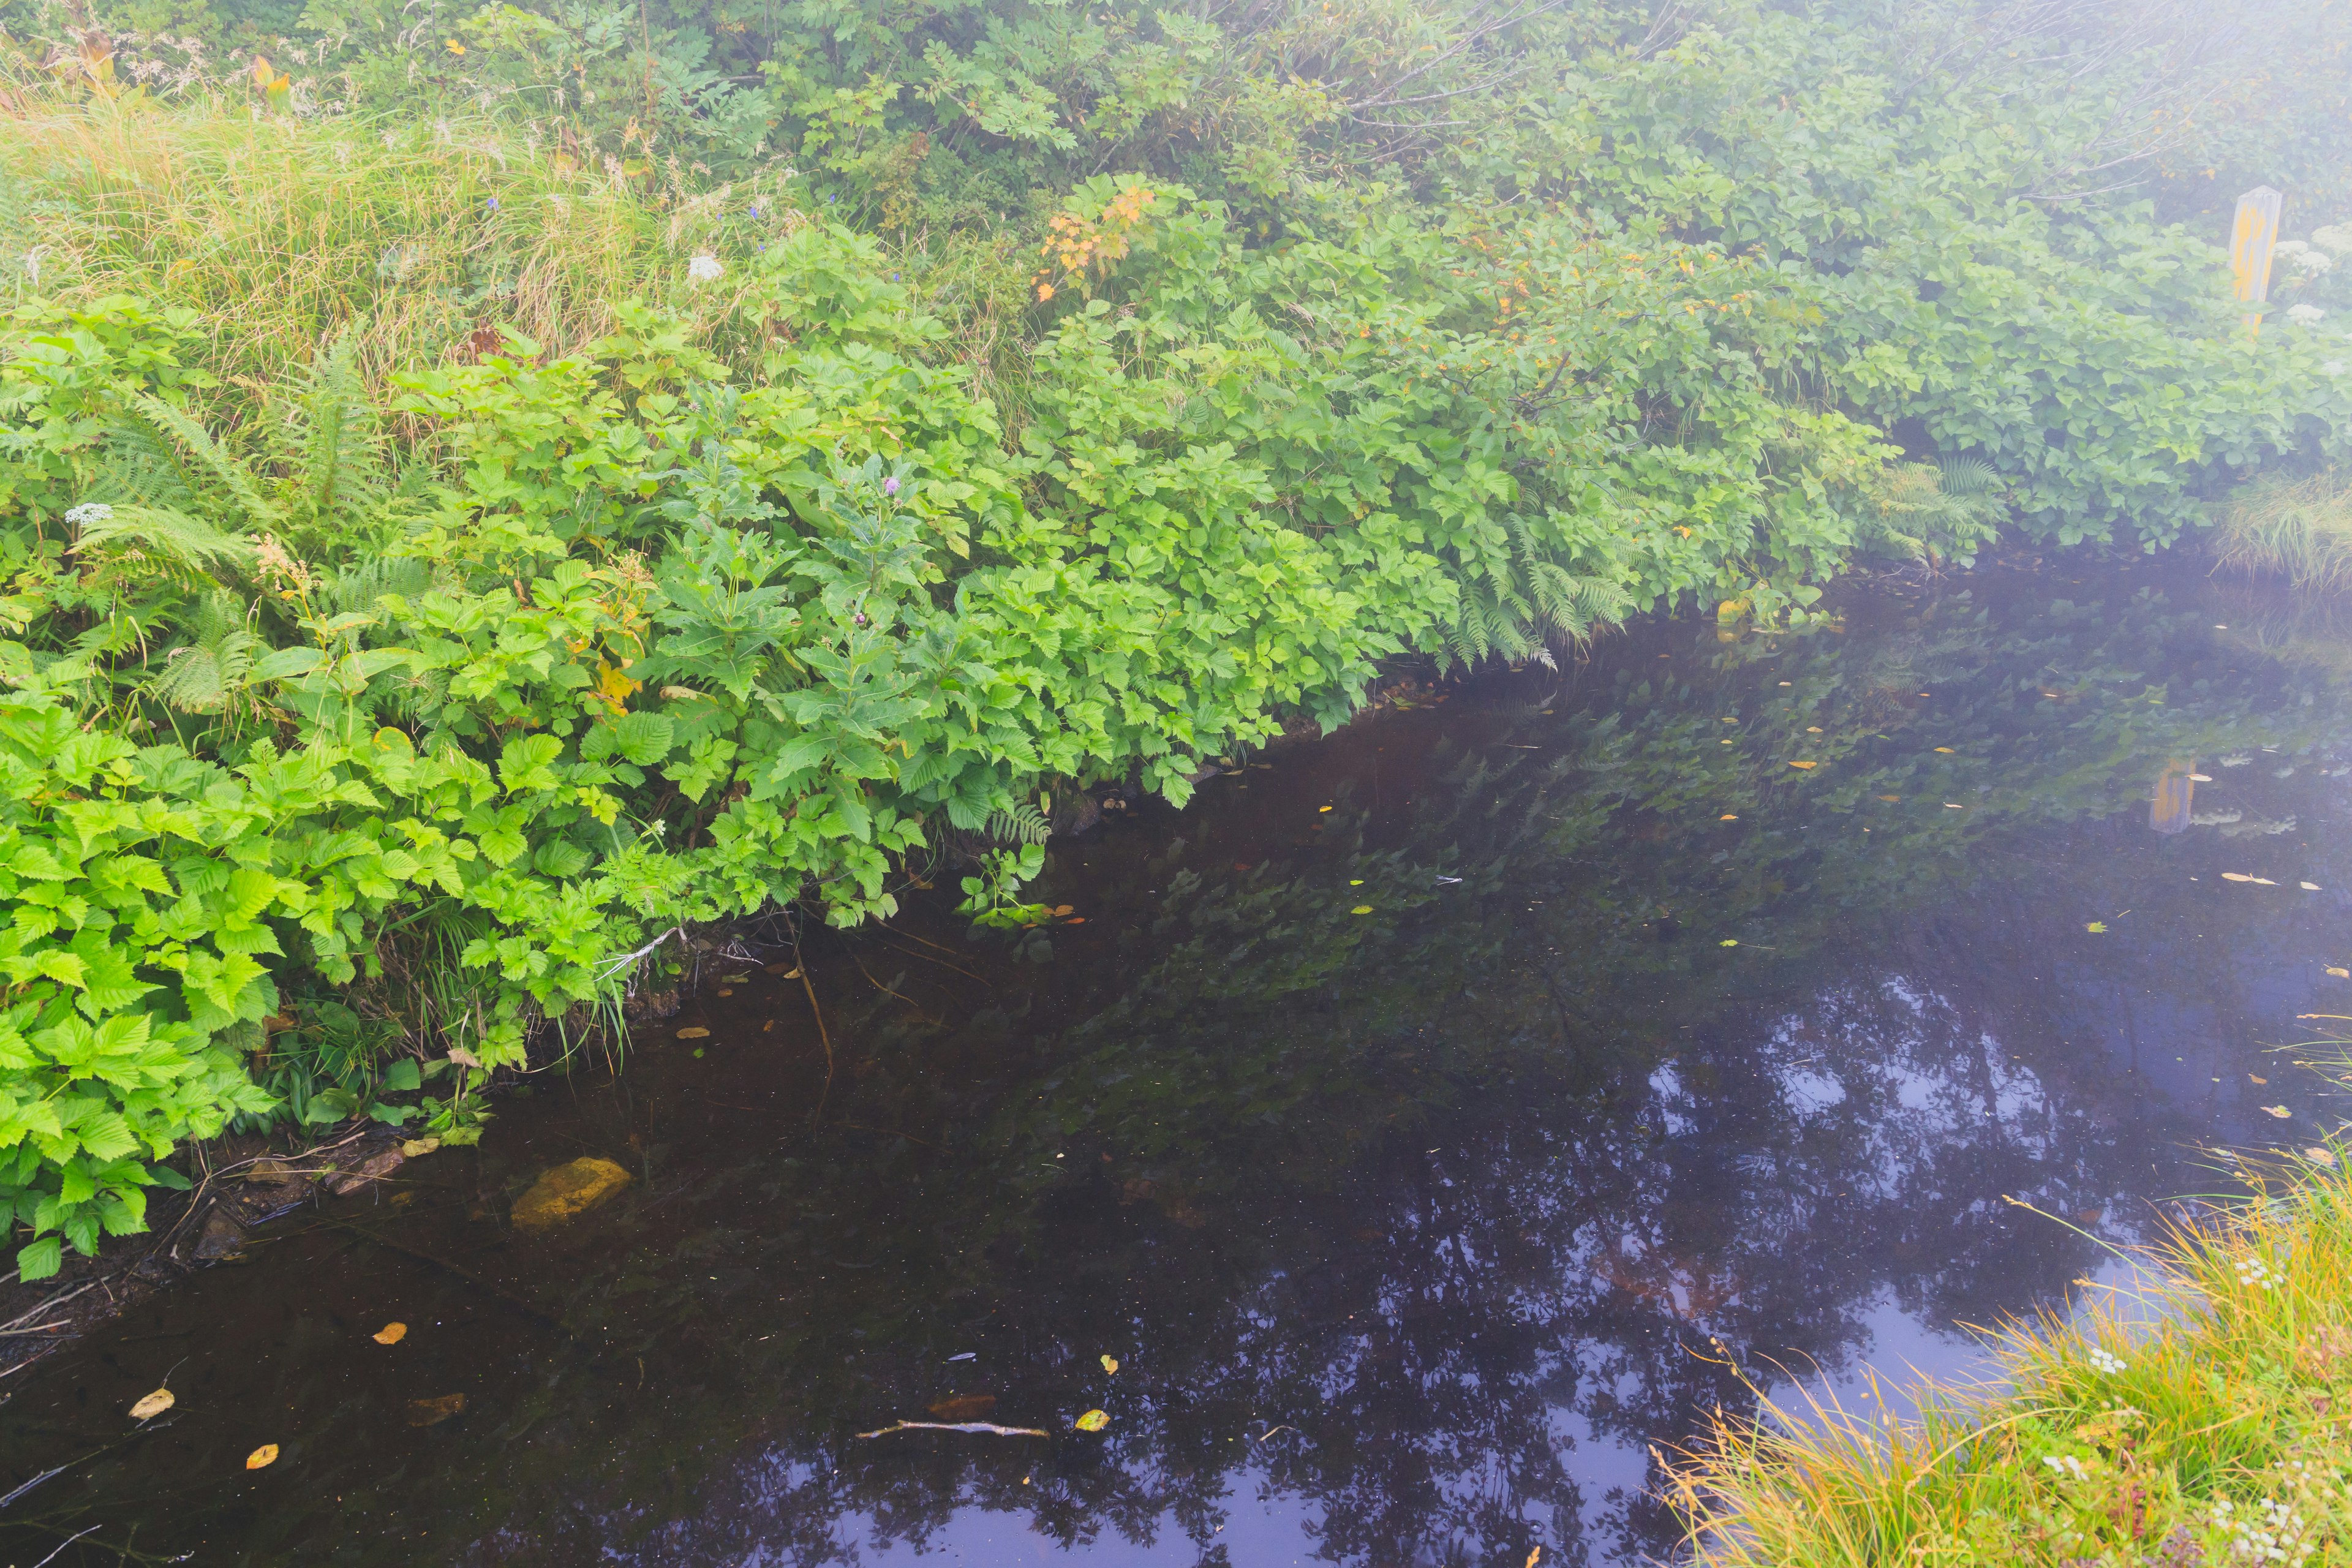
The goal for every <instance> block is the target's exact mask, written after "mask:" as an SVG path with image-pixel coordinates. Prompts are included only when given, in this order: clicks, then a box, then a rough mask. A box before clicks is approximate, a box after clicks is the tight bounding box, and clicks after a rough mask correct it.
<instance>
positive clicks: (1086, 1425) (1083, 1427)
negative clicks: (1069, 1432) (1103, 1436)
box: [1077, 1410, 1110, 1432]
mask: <svg viewBox="0 0 2352 1568" xmlns="http://www.w3.org/2000/svg"><path fill="white" fill-rule="evenodd" d="M1077 1425H1078V1430H1079V1431H1081V1432H1099V1431H1101V1430H1102V1429H1103V1428H1104V1427H1106V1426H1109V1425H1110V1412H1108V1411H1107V1410H1089V1411H1087V1413H1086V1414H1085V1415H1081V1416H1079V1417H1078V1423H1077Z"/></svg>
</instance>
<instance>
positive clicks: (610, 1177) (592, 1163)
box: [514, 1155, 629, 1230]
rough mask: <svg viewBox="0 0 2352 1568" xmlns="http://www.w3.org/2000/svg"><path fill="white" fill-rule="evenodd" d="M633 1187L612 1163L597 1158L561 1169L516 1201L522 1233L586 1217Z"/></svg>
mask: <svg viewBox="0 0 2352 1568" xmlns="http://www.w3.org/2000/svg"><path fill="white" fill-rule="evenodd" d="M628 1184H629V1173H628V1172H626V1171H625V1170H623V1169H622V1168H621V1167H620V1166H618V1165H616V1164H614V1163H613V1162H612V1161H610V1160H599V1159H597V1158H595V1157H594V1156H593V1155H592V1156H589V1157H587V1158H585V1159H579V1160H574V1161H572V1163H570V1164H568V1165H558V1166H556V1167H555V1169H553V1170H551V1171H549V1172H547V1173H544V1174H543V1175H541V1177H540V1178H539V1180H537V1181H535V1182H533V1183H532V1184H530V1191H529V1192H527V1193H525V1194H523V1195H522V1196H521V1197H520V1198H517V1199H516V1200H515V1206H514V1222H515V1225H516V1226H517V1227H518V1228H519V1229H522V1230H544V1229H546V1228H547V1227H548V1226H555V1225H561V1224H562V1223H563V1222H564V1221H565V1220H568V1219H571V1218H572V1217H573V1216H574V1215H582V1214H585V1213H586V1212H587V1211H588V1210H590V1209H593V1208H594V1207H595V1206H596V1205H598V1204H601V1203H603V1202H604V1200H605V1199H606V1198H609V1197H611V1196H612V1195H613V1194H614V1193H617V1192H619V1191H620V1190H621V1189H622V1188H623V1187H625V1186H627V1185H628Z"/></svg>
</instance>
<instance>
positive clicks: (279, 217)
mask: <svg viewBox="0 0 2352 1568" xmlns="http://www.w3.org/2000/svg"><path fill="white" fill-rule="evenodd" d="M656 174H658V171H656ZM649 177H652V176H639V177H631V176H628V175H625V174H623V173H622V172H621V170H620V168H619V166H618V165H604V164H597V163H582V162H580V161H578V160H575V159H572V158H569V157H565V156H563V155H562V154H561V153H558V152H557V151H556V150H554V149H553V148H551V147H549V146H546V145H534V144H532V142H530V140H529V139H528V138H527V137H524V136H520V135H518V134H517V133H516V132H514V131H512V130H511V129H510V128H499V127H494V126H491V125H489V124H488V123H477V124H453V123H451V122H447V121H442V122H436V123H432V124H418V123H415V122H414V121H406V122H394V121H369V120H363V119H330V120H297V119H292V118H289V117H286V116H282V115H263V116H255V115H253V114H251V113H249V112H245V111H242V110H239V109H238V108H237V107H236V106H233V105H226V104H221V103H213V102H197V103H192V104H186V105H180V106H167V105H163V104H159V103H156V102H153V101H137V100H126V101H122V102H108V101H105V100H74V99H68V98H66V97H63V96H61V95H57V94H52V93H45V92H40V91H37V90H32V91H26V90H17V91H9V92H6V93H5V94H0V287H9V286H13V292H14V294H15V297H16V300H18V301H23V300H28V299H32V298H37V297H45V296H51V295H55V294H57V293H58V292H59V291H61V290H62V291H65V292H67V293H68V294H72V295H79V296H82V297H96V296H100V295H104V294H109V293H117V292H120V293H131V294H136V295H139V296H142V297H143V298H145V299H147V300H152V301H154V302H156V303H159V304H163V305H175V306H184V307H187V308H189V309H192V310H194V311H196V312H197V314H198V317H199V319H200V321H201V322H202V324H203V327H204V329H205V331H206V334H207V335H208V337H209V338H210V341H211V342H212V344H213V351H214V353H213V358H214V363H213V366H212V368H214V369H215V371H217V372H219V373H221V374H226V375H236V376H269V375H274V374H278V372H279V371H281V370H282V369H283V368H285V367H286V366H288V365H289V364H299V363H306V362H308V361H309V360H310V358H311V357H312V355H313V354H314V353H317V351H318V350H319V349H320V347H321V346H322V345H323V344H325V343H328V342H332V341H334V340H335V339H337V338H338V337H340V336H342V335H344V334H346V333H348V334H349V336H350V337H351V339H352V342H353V345H354V347H355V349H356V351H357V355H358V360H359V363H360V365H361V368H362V371H363V373H364V374H366V375H367V376H368V378H369V379H370V380H371V381H372V382H373V381H378V380H380V379H381V377H382V376H383V374H385V373H386V372H387V371H389V370H391V369H393V368H394V367H398V366H414V365H418V364H429V363H434V362H436V361H437V360H439V359H441V358H443V357H445V356H446V355H449V354H452V353H464V352H466V351H467V346H468V345H469V344H471V343H475V342H484V341H488V340H477V339H476V338H475V334H476V333H477V332H478V331H482V330H484V329H494V328H498V327H508V328H511V329H513V330H515V331H520V332H522V333H524V334H525V335H526V336H529V337H530V338H532V339H534V340H536V341H537V342H540V343H541V344H542V345H543V346H545V347H546V348H548V349H550V350H551V351H555V352H562V351H565V350H569V349H572V348H576V347H578V346H579V345H581V344H582V343H583V342H586V341H588V340H589V339H591V338H593V337H595V336H596V335H597V334H599V333H600V332H602V331H605V330H607V329H608V328H609V327H610V325H611V323H612V319H613V316H612V308H613V304H614V301H616V300H625V299H632V298H635V299H645V300H649V301H650V302H660V303H665V304H669V305H673V306H675V307H677V308H679V309H681V310H684V311H685V312H686V313H688V314H689V315H697V316H710V315H715V314H719V313H723V311H724V309H725V299H724V296H723V291H717V290H694V289H690V288H688V286H687V284H686V282H685V279H684V268H685V263H686V261H687V259H688V257H690V256H692V255H693V254H695V253H697V252H698V251H712V252H722V253H723V252H728V251H731V250H736V249H740V250H743V251H748V250H749V249H750V248H751V244H753V243H756V242H757V240H756V237H755V236H754V235H752V234H751V228H752V227H753V226H756V225H757V222H758V220H756V219H753V218H751V216H749V215H750V213H751V209H752V208H753V206H754V205H756V204H757V202H758V193H757V192H756V190H754V191H751V192H748V193H747V192H746V191H745V190H744V189H743V188H742V187H740V186H738V187H737V188H735V189H733V190H729V189H726V188H723V187H722V188H719V189H714V190H710V191H706V192H700V193H693V192H688V191H687V190H685V189H684V188H683V187H681V186H678V185H677V184H672V185H671V186H669V187H668V188H667V189H660V190H656V191H650V192H649V191H647V190H646V189H643V188H642V185H643V184H644V180H645V179H646V178H649ZM770 205H771V206H772V205H773V203H772V202H771V204H770Z"/></svg>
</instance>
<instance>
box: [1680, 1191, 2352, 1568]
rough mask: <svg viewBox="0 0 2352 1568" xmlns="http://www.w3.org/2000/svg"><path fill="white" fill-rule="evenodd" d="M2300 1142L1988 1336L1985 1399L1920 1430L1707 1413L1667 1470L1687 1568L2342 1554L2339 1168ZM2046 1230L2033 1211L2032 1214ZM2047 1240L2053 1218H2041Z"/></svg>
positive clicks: (2139, 1567)
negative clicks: (2222, 1197) (2111, 1267)
mask: <svg viewBox="0 0 2352 1568" xmlns="http://www.w3.org/2000/svg"><path fill="white" fill-rule="evenodd" d="M2341 1154H2342V1152H2341V1150H2340V1149H2338V1148H2337V1147H2336V1146H2333V1145H2313V1146H2312V1147H2310V1148H2309V1149H2307V1150H2305V1151H2304V1152H2302V1153H2301V1154H2300V1155H2296V1156H2290V1157H2288V1158H2287V1159H2285V1160H2284V1162H2281V1161H2279V1160H2276V1159H2270V1160H2265V1161H2263V1162H2262V1163H2260V1164H2254V1163H2247V1164H2245V1165H2243V1166H2242V1169H2243V1170H2244V1172H2245V1173H2246V1174H2247V1175H2248V1176H2249V1177H2250V1178H2251V1179H2252V1180H2253V1182H2254V1183H2255V1191H2254V1195H2253V1196H2252V1199H2251V1200H2249V1201H2247V1202H2245V1203H2244V1204H2242V1205H2217V1206H2213V1207H2209V1208H2205V1209H2202V1210H2200V1211H2198V1212H2195V1213H2193V1214H2191V1215H2188V1216H2186V1217H2183V1218H2180V1219H2178V1220H2176V1221H2175V1222H2173V1223H2172V1224H2171V1225H2170V1226H2168V1229H2167V1230H2166V1232H2165V1234H2164V1236H2163V1237H2162V1238H2161V1239H2160V1240H2159V1241H2158V1242H2157V1243H2156V1244H2155V1245H2153V1246H2152V1247H2147V1248H2146V1249H2144V1250H2143V1251H2142V1252H2141V1253H2140V1254H2139V1255H2138V1257H2137V1265H2138V1268H2137V1280H2136V1282H2135V1283H2134V1284H2133V1285H2132V1286H2130V1287H2128V1288H2126V1289H2115V1288H2106V1287H2102V1288H2097V1289H2094V1290H2093V1291H2092V1293H2090V1294H2089V1295H2088V1296H2086V1297H2085V1299H2084V1300H2082V1301H2081V1302H2079V1303H2078V1304H2077V1305H2076V1307H2075V1309H2074V1311H2073V1313H2072V1314H2071V1315H2067V1316H2057V1315H2052V1316H2046V1317H2044V1318H2042V1319H2041V1320H2039V1321H2034V1322H2030V1323H2019V1324H2013V1325H2011V1326H2010V1327H2009V1328H2007V1329H2005V1330H2004V1331H2001V1332H2000V1333H1999V1334H1998V1335H1997V1336H1996V1345H1997V1349H1998V1352H1999V1373H2000V1374H2001V1377H2000V1382H1999V1383H1998V1384H1995V1385H1993V1386H1990V1387H1988V1388H1985V1389H1980V1390H1954V1389H1929V1390H1927V1392H1926V1393H1925V1394H1924V1396H1923V1397H1922V1398H1921V1401H1920V1404H1919V1406H1918V1412H1917V1414H1916V1416H1913V1417H1906V1418H1888V1417H1885V1415H1884V1413H1880V1412H1856V1411H1851V1410H1847V1409H1844V1408H1842V1407H1833V1408H1825V1407H1823V1406H1822V1405H1819V1404H1812V1405H1801V1406H1798V1407H1794V1408H1788V1409H1782V1408H1779V1407H1775V1406H1774V1405H1772V1402H1771V1401H1770V1400H1769V1398H1766V1399H1763V1400H1762V1404H1763V1406H1764V1408H1765V1410H1766V1412H1767V1414H1766V1416H1765V1417H1764V1419H1763V1421H1762V1422H1761V1423H1760V1424H1749V1423H1746V1422H1739V1423H1734V1422H1730V1421H1727V1420H1724V1419H1721V1418H1720V1417H1718V1419H1717V1423H1716V1426H1715V1429H1714V1432H1713V1434H1712V1437H1711V1439H1710V1440H1709V1441H1708V1442H1706V1444H1704V1445H1703V1446H1702V1447H1700V1448H1699V1449H1698V1450H1697V1451H1696V1453H1694V1454H1692V1455H1690V1456H1686V1457H1685V1460H1684V1462H1683V1463H1681V1464H1680V1465H1679V1466H1678V1467H1676V1468H1675V1469H1674V1470H1673V1471H1672V1472H1671V1477H1672V1479H1671V1486H1670V1492H1671V1496H1672V1499H1673V1500H1674V1502H1675V1505H1676V1507H1677V1508H1678V1509H1679V1510H1681V1511H1682V1513H1683V1515H1684V1517H1685V1520H1686V1521H1687V1522H1688V1526H1689V1531H1690V1535H1689V1544H1690V1548H1691V1552H1692V1555H1693V1559H1694V1561H1696V1562H1697V1563H1704V1564H1707V1565H1708V1568H1746V1565H1749V1564H1763V1563H1771V1564H1774V1565H1775V1568H1831V1565H1833V1564H1835V1565H1847V1564H1851V1565H1856V1568H1858V1565H1860V1564H1863V1563H1885V1562H1889V1561H1896V1560H1900V1561H1917V1562H1948V1563H2019V1562H2050V1563H2069V1564H2083V1565H2086V1568H2087V1565H2093V1564H2096V1565H2100V1568H2146V1565H2158V1568H2177V1565H2182V1564H2189V1563H2210V1564H2213V1565H2215V1568H2220V1565H2221V1564H2229V1563H2246V1564H2250V1565H2251V1564H2258V1563H2306V1562H2326V1563H2333V1562H2339V1561H2342V1560H2343V1556H2344V1553H2345V1552H2347V1551H2352V1464H2347V1461H2346V1459H2345V1457H2344V1447H2343V1436H2342V1434H2343V1426H2344V1422H2345V1421H2346V1419H2347V1401H2348V1400H2352V1317H2347V1312H2346V1308H2345V1302H2346V1300H2347V1295H2352V1290H2347V1281H2352V1174H2347V1172H2346V1170H2345V1168H2344V1164H2343V1161H2342V1158H2341ZM2046 1217H2047V1216H2045V1218H2046ZM2053 1223H2054V1222H2053Z"/></svg>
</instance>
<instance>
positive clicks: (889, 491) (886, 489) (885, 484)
mask: <svg viewBox="0 0 2352 1568" xmlns="http://www.w3.org/2000/svg"><path fill="white" fill-rule="evenodd" d="M882 493H883V494H884V495H886V496H894V495H897V494H898V476H896V475H895V474H894V475H892V476H891V477H890V478H889V479H884V480H883V481H882Z"/></svg>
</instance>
